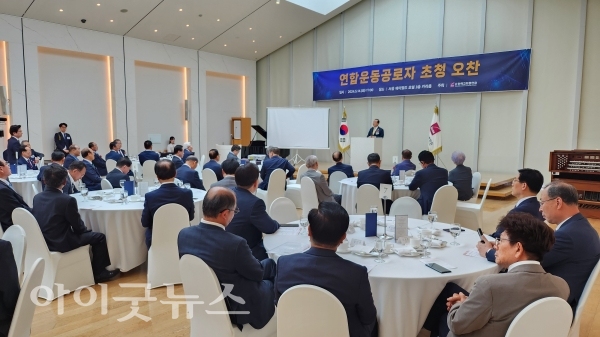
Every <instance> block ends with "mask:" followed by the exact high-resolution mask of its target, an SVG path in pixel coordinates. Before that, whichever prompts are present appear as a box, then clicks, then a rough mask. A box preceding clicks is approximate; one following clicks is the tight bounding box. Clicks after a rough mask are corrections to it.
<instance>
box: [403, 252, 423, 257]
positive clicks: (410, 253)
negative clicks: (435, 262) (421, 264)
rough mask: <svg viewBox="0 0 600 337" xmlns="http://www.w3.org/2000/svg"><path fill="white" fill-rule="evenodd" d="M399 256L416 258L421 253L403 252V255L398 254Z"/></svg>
mask: <svg viewBox="0 0 600 337" xmlns="http://www.w3.org/2000/svg"><path fill="white" fill-rule="evenodd" d="M400 256H404V257H417V256H421V253H419V252H405V253H400Z"/></svg>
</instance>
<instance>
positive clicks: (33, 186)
mask: <svg viewBox="0 0 600 337" xmlns="http://www.w3.org/2000/svg"><path fill="white" fill-rule="evenodd" d="M31 189H32V190H33V195H34V196H36V195H37V194H38V193H40V192H39V191H38V189H37V186H35V184H31Z"/></svg>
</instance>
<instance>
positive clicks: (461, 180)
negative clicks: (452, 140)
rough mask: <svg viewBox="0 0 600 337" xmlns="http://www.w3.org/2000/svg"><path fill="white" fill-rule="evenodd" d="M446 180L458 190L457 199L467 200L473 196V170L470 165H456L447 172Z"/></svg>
mask: <svg viewBox="0 0 600 337" xmlns="http://www.w3.org/2000/svg"><path fill="white" fill-rule="evenodd" d="M448 181H449V182H451V183H452V185H453V186H454V187H456V190H457V191H458V200H462V201H467V200H469V199H471V198H472V197H473V186H472V185H473V172H472V171H471V168H470V167H467V166H464V165H456V167H455V168H454V169H453V170H451V171H450V172H448Z"/></svg>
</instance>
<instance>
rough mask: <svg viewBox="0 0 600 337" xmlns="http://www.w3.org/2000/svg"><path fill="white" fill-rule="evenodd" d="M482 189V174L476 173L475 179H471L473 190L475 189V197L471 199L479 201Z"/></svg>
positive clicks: (474, 174)
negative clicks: (478, 196)
mask: <svg viewBox="0 0 600 337" xmlns="http://www.w3.org/2000/svg"><path fill="white" fill-rule="evenodd" d="M488 185H489V184H488ZM480 187H481V173H479V172H475V173H473V178H472V179H471V189H473V197H471V199H472V200H473V199H474V200H477V195H478V194H479V188H480ZM474 200H473V201H474Z"/></svg>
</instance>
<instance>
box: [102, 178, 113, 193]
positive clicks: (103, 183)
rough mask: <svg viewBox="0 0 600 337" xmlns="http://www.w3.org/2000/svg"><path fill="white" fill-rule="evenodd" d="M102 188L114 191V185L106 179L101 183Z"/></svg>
mask: <svg viewBox="0 0 600 337" xmlns="http://www.w3.org/2000/svg"><path fill="white" fill-rule="evenodd" d="M100 187H102V189H103V190H112V189H113V186H112V184H111V183H110V181H108V180H107V179H106V178H104V179H102V181H100Z"/></svg>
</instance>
